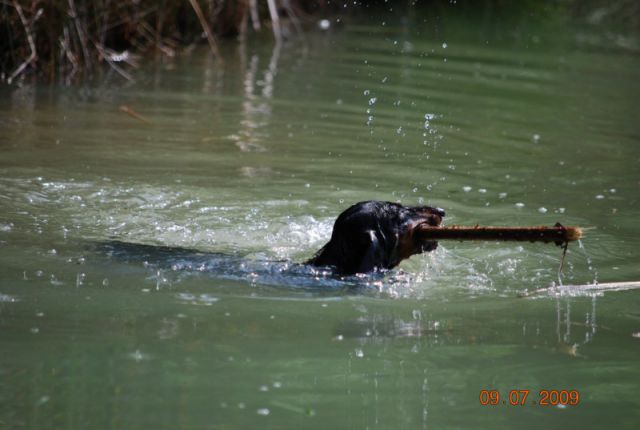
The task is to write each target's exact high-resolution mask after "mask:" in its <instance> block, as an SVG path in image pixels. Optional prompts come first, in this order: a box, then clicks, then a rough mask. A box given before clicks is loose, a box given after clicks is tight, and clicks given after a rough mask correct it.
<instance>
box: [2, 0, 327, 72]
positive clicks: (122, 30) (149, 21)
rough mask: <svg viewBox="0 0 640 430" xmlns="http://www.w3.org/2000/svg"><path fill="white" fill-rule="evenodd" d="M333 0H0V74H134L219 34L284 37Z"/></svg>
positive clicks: (214, 45) (214, 48) (213, 41)
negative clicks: (144, 62) (150, 60)
mask: <svg viewBox="0 0 640 430" xmlns="http://www.w3.org/2000/svg"><path fill="white" fill-rule="evenodd" d="M329 3H330V0H233V1H231V0H173V1H172V0H127V1H119V0H118V1H116V0H96V1H88V0H0V17H2V19H1V20H0V82H3V83H8V84H12V83H16V82H17V81H18V80H20V79H25V78H26V77H27V76H32V75H38V77H39V78H43V79H44V80H48V81H54V80H57V79H60V80H62V81H64V82H66V83H70V82H73V81H75V80H78V79H84V78H89V77H91V76H92V75H93V74H96V73H98V72H99V71H100V69H102V68H104V67H105V66H106V67H109V68H111V69H112V70H113V71H115V72H116V73H118V74H119V75H120V76H122V77H123V78H124V79H127V80H133V76H132V75H131V70H132V69H136V68H137V67H138V62H139V60H140V58H141V57H142V56H145V55H149V54H156V55H158V56H164V57H174V56H176V55H178V54H179V53H180V52H181V51H183V50H185V49H189V47H191V46H193V45H195V44H197V43H202V42H205V43H208V45H209V47H210V49H211V53H212V55H213V56H214V57H215V58H216V59H217V60H219V61H222V58H221V56H220V52H219V49H218V39H219V38H228V37H239V38H244V37H246V35H247V32H248V31H254V32H261V33H265V35H269V37H273V38H274V39H275V41H276V43H281V42H282V40H283V39H284V38H285V37H287V36H288V32H290V31H291V30H289V29H290V28H291V29H292V30H293V31H296V32H300V31H302V28H303V27H304V26H306V25H308V24H309V22H311V21H314V22H315V20H316V19H317V18H316V15H318V14H320V13H321V12H323V11H329V10H331V9H333V8H334V7H333V6H331V5H330V4H329Z"/></svg>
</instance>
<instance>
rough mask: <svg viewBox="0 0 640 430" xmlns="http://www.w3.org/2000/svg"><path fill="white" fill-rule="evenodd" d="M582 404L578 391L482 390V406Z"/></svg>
mask: <svg viewBox="0 0 640 430" xmlns="http://www.w3.org/2000/svg"><path fill="white" fill-rule="evenodd" d="M579 403H580V392H579V391H578V390H540V391H538V392H537V393H536V392H533V393H531V390H511V391H508V392H504V393H501V392H500V391H498V390H481V391H480V404H481V405H482V406H498V405H510V406H525V405H537V406H558V405H560V406H576V405H578V404H579Z"/></svg>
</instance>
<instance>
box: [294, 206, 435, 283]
mask: <svg viewBox="0 0 640 430" xmlns="http://www.w3.org/2000/svg"><path fill="white" fill-rule="evenodd" d="M444 215H445V213H444V211H443V210H442V209H439V208H432V207H429V206H417V207H406V206H402V205H400V204H398V203H392V202H381V201H366V202H360V203H356V204H355V205H353V206H351V207H350V208H348V209H347V210H345V211H344V212H342V213H341V214H340V215H339V216H338V218H337V219H336V222H335V224H334V225H333V232H332V234H331V240H330V241H329V242H328V243H327V244H326V245H325V246H324V247H322V249H320V250H319V251H318V252H317V253H316V255H315V256H314V257H313V258H311V259H310V260H309V261H307V262H306V263H307V264H311V265H313V266H331V267H332V268H333V269H334V271H335V272H337V273H339V274H343V275H350V274H355V273H366V272H371V271H376V270H377V271H382V270H386V269H391V268H393V267H395V266H397V265H398V264H399V263H400V261H402V260H403V259H404V258H408V257H409V256H410V255H411V254H417V253H420V252H427V251H433V250H434V249H436V247H437V246H438V243H437V242H424V243H418V242H416V243H412V246H413V248H412V249H411V252H410V254H408V255H407V253H406V252H403V251H402V250H400V249H399V245H400V243H401V240H415V239H414V238H413V235H412V232H411V229H412V228H414V227H416V226H417V225H419V224H420V223H427V224H429V225H432V226H436V225H439V224H440V223H441V222H442V218H443V217H444Z"/></svg>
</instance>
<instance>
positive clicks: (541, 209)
mask: <svg viewBox="0 0 640 430" xmlns="http://www.w3.org/2000/svg"><path fill="white" fill-rule="evenodd" d="M538 212H540V213H541V214H546V213H547V208H545V207H544V206H542V207H539V208H538Z"/></svg>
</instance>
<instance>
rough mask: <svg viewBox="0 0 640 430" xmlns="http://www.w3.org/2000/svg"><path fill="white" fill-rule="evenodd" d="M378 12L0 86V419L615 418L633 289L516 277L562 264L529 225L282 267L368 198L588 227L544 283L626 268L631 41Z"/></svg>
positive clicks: (452, 213)
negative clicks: (66, 83) (507, 238)
mask: <svg viewBox="0 0 640 430" xmlns="http://www.w3.org/2000/svg"><path fill="white" fill-rule="evenodd" d="M452 10H454V9H452ZM441 12H442V11H441ZM439 13H440V12H439ZM425 18H426V22H425V21H424V19H425ZM383 21H385V20H383V19H375V20H371V21H370V22H368V23H366V24H355V23H351V24H348V25H345V26H344V27H341V28H336V29H334V30H332V31H330V32H317V33H310V34H307V35H306V37H305V39H306V42H305V43H304V44H303V43H291V44H287V45H285V46H283V47H281V49H273V46H271V45H270V44H269V43H266V42H265V43H259V42H257V41H254V42H252V43H250V44H248V45H247V46H242V45H237V44H234V43H230V44H228V46H226V47H225V51H226V56H225V58H226V61H225V63H224V65H223V66H220V65H217V64H216V63H215V62H213V61H211V60H210V58H209V57H208V56H207V53H206V51H204V50H200V51H195V52H193V53H192V54H191V55H190V56H187V57H183V58H178V59H177V60H175V61H174V62H171V63H167V64H164V65H162V64H158V65H155V66H149V67H148V68H147V69H146V70H145V71H143V72H139V73H138V74H137V78H138V80H137V82H136V83H135V84H127V83H123V82H122V80H121V79H119V78H118V77H117V76H113V77H111V78H106V79H105V80H100V82H99V83H96V84H91V85H84V86H74V87H63V86H59V87H53V88H50V87H45V86H26V87H23V88H21V89H17V90H11V91H10V90H8V89H7V88H4V89H2V90H0V91H1V92H2V97H1V98H0V345H1V351H2V352H1V354H0V427H2V428H11V429H13V428H31V429H35V428H56V429H84V428H109V429H121V428H127V429H147V428H163V429H164V428H166V429H196V428H203V429H204V428H327V427H335V428H370V429H375V428H403V429H413V428H492V429H493V428H516V427H517V428H541V427H545V426H551V427H553V428H560V427H562V428H590V427H591V426H592V425H593V423H594V422H597V421H600V420H601V421H602V422H607V423H608V424H609V425H610V426H612V427H615V428H635V426H636V425H637V423H638V421H639V420H640V412H639V411H640V400H639V399H638V396H637V393H638V389H639V388H640V367H639V366H638V357H639V353H640V339H639V337H640V334H639V333H640V307H639V305H640V295H639V294H640V292H639V291H638V290H633V289H626V290H624V289H623V290H622V291H603V290H598V289H595V290H594V289H591V290H583V289H578V290H576V289H572V290H570V291H564V290H563V293H562V294H560V295H553V294H540V295H537V296H536V297H535V298H520V297H518V295H519V294H520V293H522V292H524V291H527V290H529V291H530V290H534V289H537V288H542V287H547V286H549V285H552V284H554V283H556V284H557V283H558V282H559V280H558V273H557V271H558V267H559V261H560V256H561V251H560V250H559V249H558V248H556V247H554V246H552V245H538V244H525V245H522V246H520V245H513V244H504V243H497V244H493V243H492V244H484V243H441V246H440V248H439V249H438V250H437V251H436V252H434V253H432V254H430V255H428V256H416V257H414V258H412V259H411V260H410V261H407V262H405V263H403V264H402V265H401V266H400V268H399V269H398V270H395V271H394V272H392V273H391V274H388V275H387V276H386V277H384V278H364V279H357V280H354V279H350V280H339V279H334V278H332V277H330V276H324V275H322V274H317V273H312V272H311V271H309V270H308V269H306V268H304V267H301V266H297V265H295V264H293V263H292V262H300V261H303V260H304V259H305V258H308V257H309V256H310V255H312V254H313V252H314V251H315V250H316V249H317V248H319V247H320V246H321V245H322V244H323V243H324V242H325V241H326V240H327V238H328V236H329V234H330V231H331V225H332V222H333V219H334V218H335V216H336V215H337V214H338V213H339V212H340V211H341V210H343V209H344V208H346V207H347V206H349V205H350V204H352V203H354V202H357V201H361V200H366V199H384V200H393V201H401V202H403V203H406V204H416V203H427V204H432V205H437V206H440V207H443V208H445V209H446V210H447V219H446V221H447V222H448V223H450V224H455V223H459V224H470V225H473V224H476V223H481V224H490V225H491V224H493V225H504V224H513V225H525V224H547V225H551V224H554V223H555V222H557V221H560V222H562V223H565V224H568V225H581V226H586V227H591V228H592V229H591V230H589V231H588V235H587V237H586V238H585V240H584V241H583V242H584V249H581V248H579V246H577V245H576V246H572V247H570V249H569V253H568V255H567V261H566V264H565V271H564V275H563V278H562V282H563V283H564V284H585V283H590V282H592V281H594V280H598V281H600V282H609V281H636V280H638V279H640V272H639V270H638V260H639V256H640V252H639V251H638V244H637V238H638V237H639V233H640V229H639V228H638V226H637V219H638V216H639V215H640V201H639V200H638V197H639V194H638V189H639V185H640V170H639V169H638V166H639V162H640V147H639V144H640V128H639V126H638V124H639V123H638V120H639V119H640V118H639V117H638V113H639V112H640V106H639V102H638V100H640V87H639V86H638V83H637V77H638V70H640V59H639V58H640V57H638V49H637V47H638V45H637V41H634V40H633V39H630V38H625V37H623V36H622V35H617V34H615V32H614V33H611V32H607V31H604V30H598V29H597V28H583V27H578V28H576V27H575V26H572V25H567V24H566V23H562V22H555V21H553V20H536V19H534V18H517V19H516V18H512V19H511V18H504V19H497V18H495V17H494V18H491V17H490V16H489V17H485V18H483V19H482V20H480V21H478V20H477V19H476V18H472V17H465V16H464V15H462V14H461V15H459V16H458V15H456V13H455V12H450V13H449V14H447V15H446V16H444V17H442V18H439V19H436V18H435V12H419V11H417V10H413V11H412V12H411V13H409V14H407V15H406V16H402V17H388V19H387V20H386V22H383ZM478 23H480V24H481V25H479V24H478ZM122 105H125V106H128V107H129V108H130V109H133V110H134V111H135V112H137V113H138V114H139V115H141V116H142V117H144V118H145V119H146V120H147V121H148V123H147V122H143V121H141V120H139V119H136V118H134V117H132V116H131V115H127V114H126V113H124V112H122V111H121V110H119V107H120V106H122ZM110 240H119V241H123V242H131V243H137V244H147V245H165V246H174V247H183V248H191V249H196V250H200V251H202V253H199V254H198V253H183V254H180V255H175V254H170V253H163V252H157V253H154V252H150V253H146V252H143V251H144V249H142V248H140V249H138V248H132V249H126V247H125V249H121V250H119V251H117V250H116V251H117V252H116V251H114V249H113V248H110V247H108V246H107V247H105V246H104V243H105V242H106V241H110ZM493 389H495V390H499V392H500V393H501V394H502V395H503V397H502V398H501V401H502V400H503V399H506V397H505V396H508V394H509V392H510V391H511V390H530V394H529V398H528V399H527V404H526V405H524V406H510V405H508V404H507V405H502V404H501V401H500V403H499V404H498V405H496V406H483V405H481V404H480V399H479V395H480V392H481V390H493ZM545 389H546V390H554V389H555V390H563V389H566V390H577V391H578V392H579V393H580V396H581V398H580V404H579V405H577V406H571V405H568V406H565V407H562V405H560V406H539V405H534V404H533V403H532V401H533V400H536V401H537V400H540V396H539V394H538V392H539V391H540V390H545ZM507 403H508V400H507Z"/></svg>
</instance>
